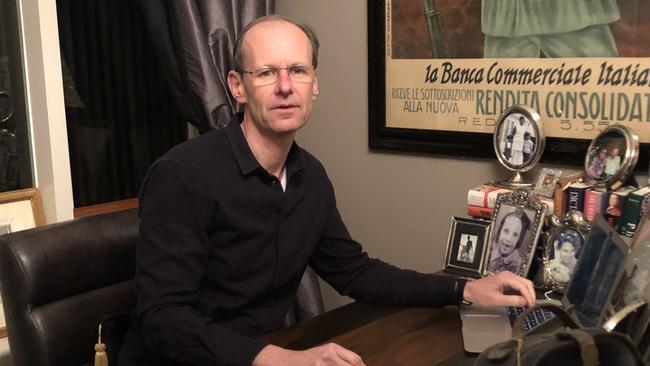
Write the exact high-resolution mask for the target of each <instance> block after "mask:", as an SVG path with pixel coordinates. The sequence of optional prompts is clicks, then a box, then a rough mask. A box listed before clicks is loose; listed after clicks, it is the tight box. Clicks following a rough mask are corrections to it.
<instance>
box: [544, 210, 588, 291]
mask: <svg viewBox="0 0 650 366" xmlns="http://www.w3.org/2000/svg"><path fill="white" fill-rule="evenodd" d="M590 228H591V226H590V224H589V222H587V220H585V219H584V217H583V216H582V213H581V212H579V211H569V212H567V213H566V215H564V216H563V217H558V216H555V215H553V216H552V217H551V219H550V220H549V227H548V232H549V234H548V236H547V237H546V243H545V247H544V256H543V258H542V263H543V266H544V270H543V271H542V273H543V275H542V281H543V283H542V284H541V285H542V287H544V288H551V289H553V290H556V291H558V292H564V289H566V286H567V284H568V283H569V280H570V279H571V274H573V270H574V269H575V265H576V263H577V261H578V257H579V256H580V252H581V250H582V246H583V244H584V241H585V236H586V235H587V233H588V232H589V229H590Z"/></svg>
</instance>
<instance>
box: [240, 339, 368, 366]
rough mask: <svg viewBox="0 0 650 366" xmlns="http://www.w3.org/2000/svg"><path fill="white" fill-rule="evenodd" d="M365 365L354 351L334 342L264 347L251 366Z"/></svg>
mask: <svg viewBox="0 0 650 366" xmlns="http://www.w3.org/2000/svg"><path fill="white" fill-rule="evenodd" d="M274 365H278V366H317V365H318V366H366V364H365V363H363V360H361V357H359V355H357V354H356V353H354V352H352V351H350V350H348V349H346V348H343V347H341V346H339V345H338V344H335V343H328V344H324V345H322V346H318V347H314V348H310V349H307V350H304V351H291V350H288V349H284V348H280V347H277V346H273V345H269V346H266V347H264V348H263V349H262V350H261V351H260V353H258V354H257V357H255V360H254V361H253V365H252V366H274Z"/></svg>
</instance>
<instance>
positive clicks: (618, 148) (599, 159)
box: [587, 135, 625, 180]
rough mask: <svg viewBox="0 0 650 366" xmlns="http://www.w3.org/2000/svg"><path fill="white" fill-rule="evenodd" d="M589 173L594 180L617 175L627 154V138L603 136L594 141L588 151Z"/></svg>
mask: <svg viewBox="0 0 650 366" xmlns="http://www.w3.org/2000/svg"><path fill="white" fill-rule="evenodd" d="M588 154H589V155H588V161H587V174H588V175H589V177H591V178H592V179H594V180H607V179H608V178H611V177H613V176H615V175H616V174H617V173H618V171H619V169H620V167H621V159H622V158H621V157H622V156H624V155H625V139H624V138H623V137H622V136H616V135H614V136H603V137H601V138H598V139H596V140H595V141H594V148H593V149H591V150H589V152H588Z"/></svg>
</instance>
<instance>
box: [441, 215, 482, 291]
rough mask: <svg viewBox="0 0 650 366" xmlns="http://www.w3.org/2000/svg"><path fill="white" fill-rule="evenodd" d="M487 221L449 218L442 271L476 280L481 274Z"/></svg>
mask: <svg viewBox="0 0 650 366" xmlns="http://www.w3.org/2000/svg"><path fill="white" fill-rule="evenodd" d="M489 225H490V222H489V221H485V220H475V219H466V218H461V217H452V218H451V228H450V229H449V239H448V243H447V255H446V260H445V267H444V270H445V271H447V272H453V273H456V274H461V275H464V276H466V277H474V278H478V277H480V276H481V273H482V269H483V268H482V265H483V257H484V254H485V242H486V241H487V238H488V231H489Z"/></svg>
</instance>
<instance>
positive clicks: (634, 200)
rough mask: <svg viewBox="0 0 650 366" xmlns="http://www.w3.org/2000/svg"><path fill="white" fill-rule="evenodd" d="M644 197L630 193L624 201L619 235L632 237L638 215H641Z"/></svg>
mask: <svg viewBox="0 0 650 366" xmlns="http://www.w3.org/2000/svg"><path fill="white" fill-rule="evenodd" d="M643 199H644V197H642V196H638V195H636V194H633V193H630V194H629V195H628V196H627V199H626V200H625V206H624V208H623V214H622V215H621V219H620V224H619V226H618V228H619V229H618V232H619V233H620V234H621V235H625V236H628V237H630V238H631V237H633V236H634V232H635V231H636V226H637V225H638V224H639V218H640V217H639V215H640V214H641V205H642V203H643Z"/></svg>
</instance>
